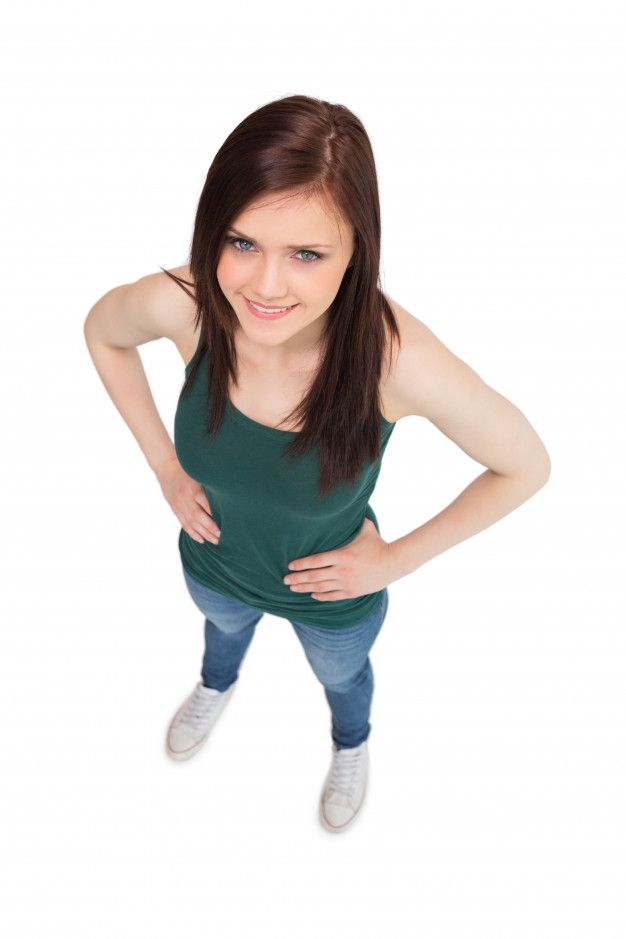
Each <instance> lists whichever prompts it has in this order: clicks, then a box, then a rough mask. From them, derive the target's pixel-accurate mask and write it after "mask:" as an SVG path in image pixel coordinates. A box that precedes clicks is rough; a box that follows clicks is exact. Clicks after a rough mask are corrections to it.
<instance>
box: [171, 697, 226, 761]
mask: <svg viewBox="0 0 626 939" xmlns="http://www.w3.org/2000/svg"><path fill="white" fill-rule="evenodd" d="M238 681H239V679H236V680H235V681H234V682H233V683H232V684H231V685H230V686H229V687H228V688H227V689H226V691H217V690H216V689H215V688H206V687H205V686H204V685H203V684H202V682H201V681H199V682H198V684H197V685H196V687H195V688H194V690H193V691H192V693H191V694H190V695H189V697H188V698H187V699H186V700H185V701H184V702H183V703H182V704H181V706H180V707H179V709H178V710H177V712H176V714H175V715H174V717H173V718H172V721H171V723H170V726H169V728H168V731H167V739H166V742H165V749H166V752H167V754H168V756H171V757H172V759H173V760H188V759H189V757H191V756H193V755H194V754H195V753H197V752H198V750H199V749H200V747H202V745H203V744H204V743H205V742H206V739H207V737H208V736H209V731H210V730H211V729H212V727H213V725H214V724H215V722H216V721H217V719H218V717H219V716H220V714H221V713H222V711H223V710H224V708H225V707H226V705H227V703H228V701H229V700H230V697H231V695H232V693H233V691H234V690H235V685H236V684H237V682H238Z"/></svg>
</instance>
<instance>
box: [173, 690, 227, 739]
mask: <svg viewBox="0 0 626 939" xmlns="http://www.w3.org/2000/svg"><path fill="white" fill-rule="evenodd" d="M218 697H219V695H218V694H216V693H215V692H213V690H212V689H208V688H204V687H203V688H196V690H195V691H194V692H193V694H192V696H191V698H190V699H189V701H188V703H187V706H186V707H185V709H184V711H183V712H182V714H181V716H180V719H181V722H182V723H184V724H189V725H191V727H193V728H194V729H195V730H200V729H202V726H203V725H204V724H205V723H206V720H207V718H208V717H209V715H210V714H211V711H212V710H213V708H214V706H215V703H216V701H217V699H218Z"/></svg>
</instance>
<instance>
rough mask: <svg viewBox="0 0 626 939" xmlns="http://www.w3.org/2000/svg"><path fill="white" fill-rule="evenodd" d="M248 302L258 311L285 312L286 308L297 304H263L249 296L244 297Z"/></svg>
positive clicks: (291, 307) (290, 308)
mask: <svg viewBox="0 0 626 939" xmlns="http://www.w3.org/2000/svg"><path fill="white" fill-rule="evenodd" d="M246 300H247V301H248V303H250V304H252V306H253V307H254V308H255V309H256V310H258V311H259V313H286V312H287V310H292V309H293V308H294V306H297V305H298V304H297V303H292V304H291V305H290V306H264V304H262V303H258V302H257V301H256V300H251V299H250V297H246Z"/></svg>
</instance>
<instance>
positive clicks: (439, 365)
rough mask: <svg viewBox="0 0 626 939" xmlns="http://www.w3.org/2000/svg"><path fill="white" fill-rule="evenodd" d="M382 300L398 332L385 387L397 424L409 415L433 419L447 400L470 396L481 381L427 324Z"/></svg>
mask: <svg viewBox="0 0 626 939" xmlns="http://www.w3.org/2000/svg"><path fill="white" fill-rule="evenodd" d="M385 296H386V298H387V300H388V302H389V305H390V306H391V308H392V310H393V313H394V315H395V317H396V322H397V323H398V328H399V331H400V344H399V348H398V351H397V353H396V354H395V355H394V357H393V359H392V360H391V367H390V372H389V378H388V380H387V385H386V387H387V395H388V397H389V400H390V401H391V402H392V404H393V411H394V414H395V415H397V419H398V420H400V419H401V418H403V417H409V416H411V415H414V416H419V417H427V418H429V419H432V417H433V414H434V413H435V412H436V411H437V409H438V408H439V407H441V406H443V407H445V401H444V399H445V398H446V396H448V397H456V396H457V395H458V394H459V393H460V394H464V393H467V392H470V391H471V390H472V389H473V388H475V387H476V386H478V385H480V384H481V379H480V378H479V376H478V375H477V374H476V372H474V371H473V369H471V368H470V367H469V365H467V363H466V362H464V361H463V360H462V359H460V358H459V357H458V356H457V355H455V353H454V352H452V350H451V349H449V348H448V346H446V345H445V343H444V342H442V340H441V339H440V338H439V337H438V336H437V335H435V333H434V332H433V331H432V330H431V329H430V328H429V327H428V326H427V325H426V323H424V322H423V321H422V320H419V319H418V318H417V317H416V316H413V314H411V313H409V311H408V310H406V309H405V308H404V307H403V306H402V305H401V304H400V303H398V302H397V301H396V300H393V299H392V298H391V297H390V296H388V295H387V294H385ZM396 345H397V344H396Z"/></svg>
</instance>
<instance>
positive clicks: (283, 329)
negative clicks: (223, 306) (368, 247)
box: [217, 196, 354, 365]
mask: <svg viewBox="0 0 626 939" xmlns="http://www.w3.org/2000/svg"><path fill="white" fill-rule="evenodd" d="M353 239H354V236H353V229H352V226H351V225H347V224H346V223H344V221H343V220H342V219H340V218H337V217H336V216H335V215H334V214H331V213H329V210H328V208H327V207H325V206H324V204H323V203H322V202H321V201H317V200H313V199H308V200H305V199H304V198H303V197H301V196H290V197H288V198H285V196H282V198H279V197H276V196H275V197H273V198H272V197H270V198H269V199H259V200H258V201H257V202H255V203H253V204H252V205H251V206H249V207H248V208H247V209H246V210H245V211H244V212H241V213H240V214H239V215H238V216H237V217H236V218H235V219H234V220H233V223H232V226H231V227H230V228H228V229H227V230H226V236H225V240H224V246H223V250H222V253H221V256H220V260H219V263H218V267H217V280H218V282H219V285H220V288H221V289H222V292H223V293H224V296H225V297H226V299H227V300H228V301H229V303H230V304H231V306H232V308H233V310H234V312H235V314H236V316H237V319H238V320H239V326H240V329H239V330H238V333H239V338H240V341H243V342H244V344H245V347H246V349H247V350H248V352H249V353H250V354H251V355H252V356H253V357H255V359H256V360H257V361H258V362H261V363H263V362H265V363H267V364H268V365H276V364H281V363H287V362H289V361H295V360H296V359H297V358H298V357H299V356H300V357H302V356H303V355H306V354H307V353H310V352H311V351H313V350H314V349H315V348H316V346H317V345H318V342H319V339H320V337H321V335H322V331H323V328H324V326H325V322H326V320H327V317H328V313H329V308H330V305H331V303H332V301H333V300H334V298H335V296H336V294H337V291H338V290H339V287H340V285H341V280H342V278H343V275H344V273H345V271H346V268H347V267H348V265H349V264H350V262H351V258H352V252H353V249H354V240H353ZM250 300H251V301H254V302H256V303H257V304H258V305H259V304H260V305H262V306H263V307H265V308H273V309H274V310H276V309H277V308H279V309H280V308H284V307H290V308H291V309H289V310H288V311H287V312H286V313H285V314H283V315H275V316H274V317H271V313H270V314H267V315H266V316H263V314H262V313H260V314H259V315H256V313H255V311H254V310H252V309H251V308H250V306H249V305H248V301H250Z"/></svg>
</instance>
